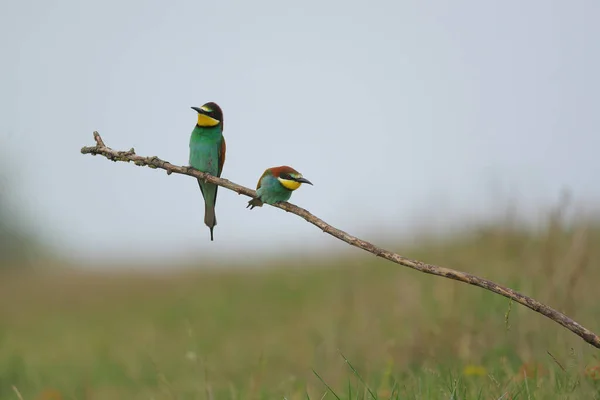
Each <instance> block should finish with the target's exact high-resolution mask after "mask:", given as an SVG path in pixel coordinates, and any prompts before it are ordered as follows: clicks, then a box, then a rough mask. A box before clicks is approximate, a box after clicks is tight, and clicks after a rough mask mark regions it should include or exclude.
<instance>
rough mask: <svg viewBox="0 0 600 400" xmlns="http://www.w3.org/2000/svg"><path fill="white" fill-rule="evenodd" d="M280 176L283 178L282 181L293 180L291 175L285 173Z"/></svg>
mask: <svg viewBox="0 0 600 400" xmlns="http://www.w3.org/2000/svg"><path fill="white" fill-rule="evenodd" d="M280 176H281V179H285V180H288V181H289V180H290V179H291V176H290V174H288V173H285V172H284V173H283V174H281V175H280Z"/></svg>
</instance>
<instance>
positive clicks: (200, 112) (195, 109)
mask: <svg viewBox="0 0 600 400" xmlns="http://www.w3.org/2000/svg"><path fill="white" fill-rule="evenodd" d="M192 110H194V111H196V112H197V113H198V114H206V113H205V112H204V110H203V109H201V108H200V107H192Z"/></svg>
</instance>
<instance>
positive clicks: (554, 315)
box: [81, 132, 600, 349]
mask: <svg viewBox="0 0 600 400" xmlns="http://www.w3.org/2000/svg"><path fill="white" fill-rule="evenodd" d="M94 139H95V140H96V146H93V147H83V148H82V149H81V153H83V154H92V155H102V156H104V157H106V158H108V159H109V160H112V161H115V162H116V161H123V162H130V161H131V162H133V163H134V164H135V165H139V166H147V167H150V168H153V169H156V168H160V169H164V170H166V171H167V174H169V175H170V174H171V173H176V174H183V175H189V176H193V177H195V178H200V179H204V180H205V181H207V182H210V183H214V184H216V185H219V186H222V187H224V188H227V189H229V190H233V191H234V192H237V193H238V194H243V195H245V196H249V197H255V196H256V192H255V191H254V190H252V189H249V188H246V187H244V186H241V185H238V184H236V183H233V182H231V181H229V180H227V179H222V178H217V177H215V176H212V175H209V174H206V173H204V172H200V171H198V170H196V169H194V168H192V167H181V166H177V165H173V164H171V163H169V162H168V161H163V160H161V159H160V158H158V157H156V156H154V157H142V156H138V155H137V154H135V151H134V149H131V150H129V151H118V150H113V149H111V148H110V147H106V145H105V144H104V142H103V141H102V138H101V137H100V134H99V133H98V132H94ZM273 207H277V208H281V209H282V210H285V211H287V212H291V213H292V214H296V215H298V216H299V217H302V218H304V219H305V220H306V221H308V222H310V223H311V224H313V225H315V226H316V227H318V228H319V229H321V230H322V231H323V232H326V233H328V234H330V235H331V236H334V237H336V238H338V239H340V240H343V241H344V242H346V243H348V244H350V245H352V246H355V247H358V248H359V249H363V250H365V251H368V252H369V253H372V254H375V255H376V256H378V257H381V258H384V259H386V260H388V261H391V262H394V263H396V264H400V265H402V266H405V267H409V268H412V269H416V270H417V271H421V272H424V273H426V274H431V275H437V276H441V277H444V278H448V279H454V280H456V281H459V282H464V283H468V284H470V285H474V286H479V287H480V288H483V289H486V290H489V291H491V292H494V293H497V294H499V295H502V296H504V297H507V298H509V299H511V300H513V301H516V302H517V303H520V304H522V305H524V306H525V307H528V308H530V309H532V310H533V311H536V312H538V313H540V314H542V315H544V316H546V317H548V318H550V319H551V320H552V321H554V322H557V323H559V324H560V325H562V326H564V327H565V328H567V329H569V330H570V331H572V332H573V333H575V334H576V335H578V336H579V337H581V338H582V339H583V340H585V341H586V342H587V343H589V344H591V345H592V346H594V347H596V348H599V349H600V337H598V335H596V334H595V333H594V332H592V331H590V330H589V329H587V328H585V327H583V326H581V325H580V324H579V323H577V322H575V321H573V320H572V319H571V318H569V317H567V316H566V315H564V314H562V313H560V312H558V311H556V310H555V309H553V308H551V307H548V306H547V305H545V304H542V303H540V302H539V301H537V300H535V299H532V298H531V297H528V296H525V295H523V294H521V293H519V292H517V291H515V290H513V289H511V288H508V287H505V286H501V285H498V284H496V283H494V282H492V281H489V280H487V279H483V278H479V277H477V276H475V275H471V274H468V273H466V272H461V271H456V270H453V269H450V268H444V267H438V266H436V265H431V264H426V263H424V262H421V261H417V260H411V259H409V258H405V257H402V256H401V255H399V254H396V253H393V252H391V251H387V250H384V249H382V248H380V247H377V246H375V245H373V244H371V243H369V242H367V241H364V240H361V239H359V238H357V237H355V236H352V235H350V234H348V233H346V232H344V231H341V230H339V229H337V228H334V227H333V226H331V225H329V224H328V223H326V222H325V221H323V220H322V219H320V218H317V217H316V216H314V215H312V214H311V213H310V212H308V211H307V210H305V209H303V208H300V207H298V206H295V205H293V204H291V203H287V202H285V203H278V204H275V205H274V206H273Z"/></svg>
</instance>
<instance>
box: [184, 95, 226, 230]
mask: <svg viewBox="0 0 600 400" xmlns="http://www.w3.org/2000/svg"><path fill="white" fill-rule="evenodd" d="M192 110H195V111H196V112H197V113H198V122H197V124H196V127H195V128H194V130H193V131H192V135H191V137H190V165H191V166H192V167H194V168H195V169H197V170H200V171H202V172H206V173H208V174H210V175H213V176H218V177H220V176H221V172H222V171H223V164H224V163H225V149H226V146H225V138H224V137H223V111H221V107H219V106H218V105H217V104H216V103H213V102H209V103H206V104H204V105H203V106H202V107H192ZM198 185H200V191H201V192H202V197H203V198H204V223H205V224H206V226H208V228H209V229H210V240H214V239H213V229H214V227H215V225H217V217H216V215H215V204H216V202H217V189H218V188H219V187H218V186H217V185H214V184H212V183H207V182H204V181H203V180H202V179H198Z"/></svg>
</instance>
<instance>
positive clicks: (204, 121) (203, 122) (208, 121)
mask: <svg viewBox="0 0 600 400" xmlns="http://www.w3.org/2000/svg"><path fill="white" fill-rule="evenodd" d="M217 125H219V121H217V120H216V119H214V118H211V117H209V116H208V115H204V114H198V126H217Z"/></svg>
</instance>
